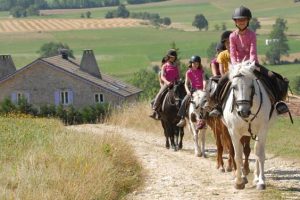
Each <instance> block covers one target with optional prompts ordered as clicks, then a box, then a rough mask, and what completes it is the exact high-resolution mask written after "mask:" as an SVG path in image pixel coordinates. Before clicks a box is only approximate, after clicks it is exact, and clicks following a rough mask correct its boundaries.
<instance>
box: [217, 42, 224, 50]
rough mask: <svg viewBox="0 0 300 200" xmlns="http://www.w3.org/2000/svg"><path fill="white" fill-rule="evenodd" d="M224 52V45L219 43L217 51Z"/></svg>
mask: <svg viewBox="0 0 300 200" xmlns="http://www.w3.org/2000/svg"><path fill="white" fill-rule="evenodd" d="M223 50H225V46H224V44H223V43H221V42H218V43H217V45H216V51H223Z"/></svg>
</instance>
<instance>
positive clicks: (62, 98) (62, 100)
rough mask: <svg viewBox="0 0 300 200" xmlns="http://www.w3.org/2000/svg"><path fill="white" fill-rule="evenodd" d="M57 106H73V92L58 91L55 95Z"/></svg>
mask: <svg viewBox="0 0 300 200" xmlns="http://www.w3.org/2000/svg"><path fill="white" fill-rule="evenodd" d="M54 101H55V105H59V104H62V105H71V104H73V92H72V91H71V90H58V91H56V92H55V94H54Z"/></svg>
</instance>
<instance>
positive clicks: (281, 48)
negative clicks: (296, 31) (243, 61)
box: [266, 18, 290, 64]
mask: <svg viewBox="0 0 300 200" xmlns="http://www.w3.org/2000/svg"><path fill="white" fill-rule="evenodd" d="M286 23H287V21H286V20H284V19H281V18H277V19H276V22H275V24H274V25H273V30H272V32H271V33H270V36H269V38H270V39H271V40H272V41H273V42H271V43H270V44H269V50H268V51H267V52H266V59H267V61H269V63H270V64H279V63H280V57H281V56H282V55H288V51H289V49H290V48H289V46H288V43H287V41H288V40H287V38H286V35H285V33H284V31H286V30H287V26H286Z"/></svg>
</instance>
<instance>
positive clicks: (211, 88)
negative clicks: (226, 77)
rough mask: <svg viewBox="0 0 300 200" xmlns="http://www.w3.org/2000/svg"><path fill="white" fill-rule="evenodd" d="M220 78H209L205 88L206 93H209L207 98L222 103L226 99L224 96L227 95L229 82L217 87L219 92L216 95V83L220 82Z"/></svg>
mask: <svg viewBox="0 0 300 200" xmlns="http://www.w3.org/2000/svg"><path fill="white" fill-rule="evenodd" d="M220 78H221V76H213V77H211V78H209V80H208V83H207V86H206V88H205V89H206V91H208V92H209V98H210V99H212V100H215V101H218V102H223V100H224V98H225V97H226V95H227V94H228V91H229V88H230V85H231V82H230V81H227V82H226V83H225V84H224V85H220V86H219V87H220V88H221V89H220V92H219V94H218V95H217V94H216V90H217V87H218V82H219V80H220Z"/></svg>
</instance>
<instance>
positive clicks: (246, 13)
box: [209, 6, 289, 117]
mask: <svg viewBox="0 0 300 200" xmlns="http://www.w3.org/2000/svg"><path fill="white" fill-rule="evenodd" d="M251 18H252V14H251V11H250V10H249V9H248V8H246V7H244V6H240V7H239V8H236V9H235V10H234V12H233V15H232V19H233V20H234V22H235V26H236V27H237V28H238V29H237V30H236V31H234V32H232V33H231V34H230V36H229V45H230V48H229V49H230V50H229V52H230V60H231V64H233V65H234V64H237V63H240V62H242V61H245V60H250V61H254V62H255V64H256V71H258V72H259V73H258V76H262V77H263V78H262V79H263V80H266V82H268V83H267V85H269V86H271V87H270V88H269V89H270V90H271V91H272V93H273V95H274V97H275V101H276V103H275V108H276V110H277V111H278V114H282V113H286V112H289V109H288V107H287V105H286V104H285V103H284V102H283V101H282V100H283V99H284V98H285V96H286V93H287V88H285V89H286V92H285V91H284V90H285V89H283V90H282V92H281V93H280V92H278V88H282V86H281V85H280V84H281V82H284V80H283V78H282V76H280V75H279V74H274V73H273V72H272V71H269V70H268V69H267V68H265V67H264V66H262V65H260V64H259V63H258V59H257V51H256V34H255V33H254V32H253V31H251V30H250V29H249V28H248V26H249V22H250V20H251ZM220 81H221V79H220ZM220 81H219V83H218V87H217V91H219V90H220V88H221V86H222V84H221V83H220ZM227 81H228V76H223V78H222V82H227ZM283 85H285V86H284V87H286V85H287V84H285V83H283ZM217 91H216V93H218V92H217ZM217 96H218V95H217ZM220 104H221V102H218V105H217V106H216V107H215V108H214V109H213V110H212V111H211V112H210V113H209V116H214V117H218V116H220V115H221V113H222V110H221V105H220Z"/></svg>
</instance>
